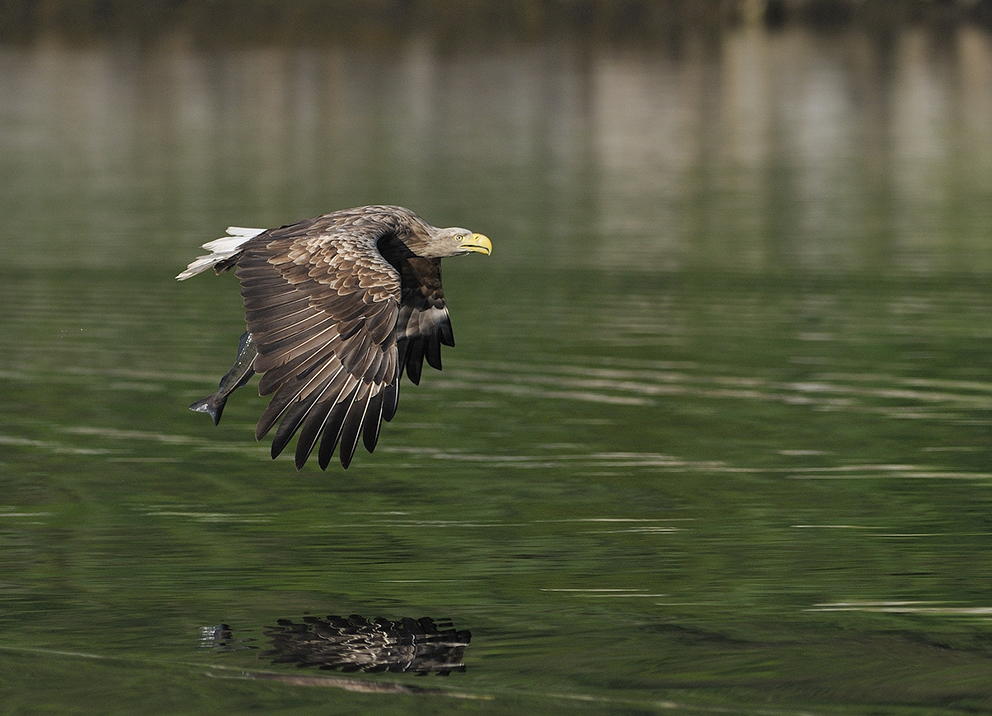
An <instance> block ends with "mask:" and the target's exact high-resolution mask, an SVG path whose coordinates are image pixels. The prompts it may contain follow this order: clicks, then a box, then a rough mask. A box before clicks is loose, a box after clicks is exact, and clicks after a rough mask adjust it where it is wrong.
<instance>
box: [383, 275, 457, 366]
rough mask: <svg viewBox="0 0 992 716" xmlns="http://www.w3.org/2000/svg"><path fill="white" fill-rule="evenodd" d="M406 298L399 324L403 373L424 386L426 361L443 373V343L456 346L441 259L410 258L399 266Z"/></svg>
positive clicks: (398, 335) (399, 343) (398, 339)
mask: <svg viewBox="0 0 992 716" xmlns="http://www.w3.org/2000/svg"><path fill="white" fill-rule="evenodd" d="M399 268H400V272H401V276H402V282H403V297H402V305H401V306H400V312H399V317H398V318H397V321H396V343H397V347H398V349H399V366H400V373H402V372H403V369H404V368H406V374H407V375H408V376H409V378H410V380H411V381H413V383H414V385H417V384H419V383H420V373H421V370H422V369H423V366H424V358H427V362H428V363H429V364H430V365H431V366H432V367H434V368H437V369H438V370H441V344H442V343H443V344H444V345H446V346H454V345H455V338H454V335H453V334H452V332H451V320H450V319H449V318H448V307H447V306H446V305H445V303H444V292H443V291H442V290H441V259H425V258H420V257H410V258H405V259H403V260H402V261H401V262H400V264H399Z"/></svg>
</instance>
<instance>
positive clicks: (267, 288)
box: [176, 206, 492, 469]
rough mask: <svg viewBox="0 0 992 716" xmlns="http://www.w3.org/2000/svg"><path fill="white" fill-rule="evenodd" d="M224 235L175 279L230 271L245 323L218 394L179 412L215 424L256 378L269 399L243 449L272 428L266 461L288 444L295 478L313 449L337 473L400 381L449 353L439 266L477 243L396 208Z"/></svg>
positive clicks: (386, 413) (373, 431)
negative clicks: (201, 415)
mask: <svg viewBox="0 0 992 716" xmlns="http://www.w3.org/2000/svg"><path fill="white" fill-rule="evenodd" d="M228 232H229V233H230V234H232V236H228V237H224V238H222V239H217V240H216V241H211V242H209V243H207V244H204V248H206V249H209V250H210V251H211V252H212V253H211V254H209V255H207V256H201V257H199V258H198V259H196V260H195V261H194V262H193V263H191V264H190V265H189V267H188V268H187V269H186V270H185V271H184V272H182V273H181V274H179V276H177V277H176V278H178V279H180V280H183V279H186V278H189V277H190V276H193V275H195V274H198V273H200V272H201V271H204V270H206V269H207V268H213V269H214V271H215V272H216V273H221V272H222V271H226V270H227V269H230V268H232V267H236V269H235V273H236V274H237V276H238V279H239V280H240V281H241V295H242V297H243V302H244V307H245V320H246V321H247V323H248V330H247V332H246V333H245V335H244V336H243V337H242V341H241V346H240V349H239V352H238V359H237V360H236V361H235V364H234V366H233V367H232V368H231V370H230V371H229V372H228V374H227V375H225V376H224V378H223V379H222V380H221V383H220V388H219V390H218V391H217V392H216V393H214V394H213V395H210V396H208V397H207V398H204V399H203V400H200V401H197V402H196V403H193V405H191V406H190V409H191V410H196V411H199V412H206V413H209V414H210V415H211V416H212V417H213V418H214V422H215V423H216V422H219V421H220V416H221V413H222V411H223V409H224V404H225V403H226V401H227V397H228V396H229V395H230V394H231V393H232V392H233V391H234V390H236V389H237V388H239V387H240V386H242V385H244V384H245V383H246V382H247V381H248V380H249V379H250V378H251V376H252V374H253V373H260V374H261V379H260V380H259V384H258V391H259V394H260V395H271V396H272V399H271V401H270V402H269V405H268V407H267V408H266V409H265V411H264V412H263V413H262V416H261V418H260V419H259V421H258V425H257V426H256V428H255V438H256V439H258V440H260V439H261V438H262V437H263V436H264V435H265V434H266V433H268V432H269V430H270V429H271V428H272V427H273V426H274V425H275V424H276V423H277V422H279V427H278V428H277V429H276V433H275V437H274V438H273V441H272V457H273V458H275V457H276V456H277V455H279V453H281V452H282V450H283V449H284V448H285V447H286V445H287V444H288V443H289V441H290V440H291V439H292V437H293V435H295V434H296V433H297V432H299V439H298V440H297V444H296V467H297V469H301V468H302V467H303V465H304V463H305V462H306V460H307V458H308V457H309V456H310V454H311V453H312V452H313V450H314V448H315V447H316V446H317V441H318V440H320V447H319V449H318V461H319V463H320V467H321V468H322V469H324V468H326V467H327V465H328V463H329V462H330V460H331V456H332V454H333V453H334V450H335V448H337V449H338V454H339V456H340V460H341V464H342V465H343V466H344V467H345V468H347V467H348V465H349V464H350V463H351V459H352V456H353V455H354V453H355V449H356V447H357V446H358V441H359V439H360V438H361V439H362V440H363V442H364V444H365V447H366V449H367V450H368V451H369V452H372V450H373V449H374V448H375V445H376V441H377V440H378V437H379V427H380V425H381V422H382V420H387V421H388V420H391V419H392V418H393V416H394V415H395V413H396V405H397V400H398V398H399V380H400V377H401V375H402V374H403V371H404V370H406V373H407V375H408V376H409V378H410V380H411V381H413V383H415V384H416V383H419V382H420V374H421V369H422V367H423V361H424V359H425V358H426V359H427V362H428V364H429V365H431V366H433V367H434V368H437V369H438V370H440V369H441V344H442V343H443V344H444V345H447V346H453V345H454V339H453V337H452V333H451V323H450V321H449V319H448V309H447V307H446V305H445V301H444V292H443V291H442V290H441V259H442V258H446V257H449V256H458V255H462V254H466V253H469V252H478V253H484V254H487V255H488V254H489V253H490V252H491V251H492V244H491V243H490V241H489V239H487V238H486V237H485V236H482V235H481V234H474V233H472V232H471V231H468V230H467V229H461V228H448V229H438V228H435V227H433V226H431V225H430V224H428V223H427V222H425V221H424V220H423V219H421V218H420V217H419V216H417V215H416V214H414V213H413V212H412V211H410V210H409V209H404V208H403V207H399V206H364V207H360V208H356V209H345V210H342V211H336V212H333V213H331V214H325V215H324V216H319V217H317V218H314V219H307V220H305V221H301V222H299V223H296V224H291V225H289V226H283V227H281V228H278V229H269V230H267V231H263V230H260V229H241V228H237V227H231V228H229V229H228ZM280 421H281V422H280Z"/></svg>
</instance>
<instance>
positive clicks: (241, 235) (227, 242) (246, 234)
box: [176, 226, 265, 281]
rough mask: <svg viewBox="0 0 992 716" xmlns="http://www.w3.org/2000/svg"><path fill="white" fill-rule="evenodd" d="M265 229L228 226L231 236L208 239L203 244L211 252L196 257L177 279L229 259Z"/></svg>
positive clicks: (183, 279)
mask: <svg viewBox="0 0 992 716" xmlns="http://www.w3.org/2000/svg"><path fill="white" fill-rule="evenodd" d="M264 231H265V229H246V228H244V227H242V226H228V227H227V233H228V234H229V236H222V237H221V238H219V239H214V240H213V241H208V242H207V243H205V244H204V245H203V248H205V249H207V250H208V251H210V252H211V253H210V254H207V255H204V256H197V257H196V259H195V260H194V261H193V262H192V263H190V265H189V266H187V267H186V270H185V271H183V272H182V273H181V274H179V275H178V276H176V280H178V281H185V280H186V279H188V278H189V277H190V276H196V274H198V273H202V272H203V271H206V270H207V269H208V268H213V267H214V266H216V265H217V264H219V263H220V262H221V261H224V260H225V259H229V258H231V257H232V256H234V255H235V254H236V253H238V251H239V250H240V249H241V247H242V246H244V245H245V244H246V243H247V242H248V240H249V239H252V238H254V237H256V236H258V235H259V234H261V233H262V232H264Z"/></svg>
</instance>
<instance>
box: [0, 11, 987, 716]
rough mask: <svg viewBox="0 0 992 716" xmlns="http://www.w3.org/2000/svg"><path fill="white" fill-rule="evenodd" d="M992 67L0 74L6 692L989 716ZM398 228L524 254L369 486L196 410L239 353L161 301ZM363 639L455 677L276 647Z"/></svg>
mask: <svg viewBox="0 0 992 716" xmlns="http://www.w3.org/2000/svg"><path fill="white" fill-rule="evenodd" d="M990 77H992V39H990V37H989V35H988V34H987V33H986V32H985V31H984V30H982V29H980V28H976V27H973V26H970V25H961V26H954V27H951V28H947V27H945V28H943V29H941V30H940V31H935V30H932V29H929V28H926V27H918V26H913V27H908V28H905V29H898V30H895V29H894V30H893V31H891V32H879V31H877V30H862V29H859V28H857V27H853V28H847V29H844V30H841V31H832V32H830V33H825V34H824V33H818V32H814V31H812V30H809V29H808V28H803V27H786V28H783V29H781V30H777V31H769V30H766V29H764V28H762V27H760V26H750V25H741V26H736V27H731V28H727V29H725V30H724V31H722V32H720V33H716V34H712V33H699V34H692V33H689V34H687V35H685V36H683V37H680V38H678V41H677V42H676V41H675V40H674V39H672V38H667V39H666V38H656V39H653V40H652V41H650V42H648V41H645V40H644V39H643V38H640V39H638V40H637V41H631V42H629V43H624V42H592V41H586V40H582V41H579V40H578V39H571V40H570V39H568V38H567V37H561V36H556V35H553V36H550V37H548V38H532V39H531V40H529V41H526V42H524V41H519V42H511V41H505V42H493V43H489V44H485V43H482V44H479V45H475V44H469V45H465V44H459V43H454V44H453V46H445V45H444V43H442V42H440V41H439V40H438V38H437V37H436V36H433V35H423V34H416V33H413V34H411V35H409V36H406V37H404V38H403V41H402V43H400V44H399V45H398V46H396V47H393V48H391V49H390V50H389V51H385V50H384V49H383V48H382V47H381V46H379V45H377V44H376V43H375V42H366V43H357V42H351V41H345V40H335V41H328V42H327V43H304V44H295V43H291V42H289V43H265V44H264V46H261V47H258V46H254V45H251V44H235V45H233V46H229V45H227V44H224V45H222V46H218V47H204V46H202V45H201V44H199V43H196V42H191V41H190V40H189V38H188V37H184V36H183V35H182V34H181V33H179V34H175V35H171V34H167V35H165V36H162V37H158V38H156V39H155V40H154V41H151V42H149V41H147V40H145V41H142V42H133V43H127V42H124V43H122V42H111V41H107V40H101V39H93V40H90V41H70V40H67V39H65V38H64V37H62V36H60V35H58V34H52V35H43V36H41V37H36V38H34V39H32V41H31V42H28V43H19V44H9V45H6V46H4V47H0V172H2V173H3V175H4V176H5V177H6V180H7V181H6V186H7V191H5V192H4V193H3V194H2V197H0V217H2V222H0V226H2V229H0V246H2V248H3V255H4V261H3V264H2V267H0V305H3V307H4V309H5V310H4V311H3V312H2V315H0V329H2V331H3V335H4V336H5V339H4V340H3V341H2V343H0V396H2V397H0V401H2V403H0V406H2V409H0V485H2V495H0V672H2V678H0V684H2V686H0V698H2V699H3V702H4V703H5V705H7V706H8V708H9V710H10V711H11V712H12V713H50V712H59V713H101V714H111V713H134V712H136V711H140V712H142V713H149V714H154V713H176V712H178V711H182V712H188V713H215V712H218V713H219V712H224V713H231V712H244V711H247V710H248V709H255V710H258V711H262V712H272V713H326V712H327V709H329V708H330V709H332V710H334V711H335V712H337V711H340V712H348V713H367V712H369V711H372V710H375V711H376V712H382V713H394V712H395V713H407V712H417V713H420V712H423V711H424V710H431V711H433V712H437V713H448V712H455V711H461V712H465V711H467V712H480V713H537V712H546V711H547V710H548V709H549V708H552V709H555V710H556V711H562V712H568V711H574V712H577V713H578V712H607V713H608V712H613V713H654V712H658V711H669V710H672V709H677V710H680V711H684V712H687V713H711V712H714V711H719V712H723V713H726V712H729V713H755V710H756V709H759V708H760V709H761V712H762V713H771V714H793V713H799V712H802V713H865V714H867V713H880V712H885V713H906V714H914V713H928V714H930V713H946V714H954V713H963V712H975V711H986V710H989V709H990V708H992V668H990V667H992V623H990V615H992V593H990V587H989V578H988V577H989V574H990V570H992V562H990V554H992V517H990V515H992V460H990V457H992V456H990V446H989V440H988V438H989V426H990V409H992V374H990V370H989V361H988V353H989V344H990V340H989V339H990V337H992V323H990V317H992V294H990V292H989V288H990V273H992V250H990V245H992V244H990V241H989V239H990V236H992V230H990V229H992V226H990V224H992V220H990V213H989V211H988V206H989V198H990V196H992V178H990V177H992V171H990V170H992V124H989V123H988V121H987V119H988V117H989V116H992V83H990V82H989V78H990ZM374 202H389V203H398V204H403V205H408V206H410V207H412V208H414V209H415V210H416V211H418V212H419V213H421V214H422V215H423V216H425V217H426V218H427V219H428V220H430V221H432V222H434V223H436V224H442V225H467V226H470V227H471V228H473V229H474V230H477V231H482V232H484V233H486V234H488V235H489V236H491V237H492V238H493V242H494V245H495V252H494V254H493V256H492V257H490V258H488V259H487V258H483V257H477V256H471V257H466V258H461V259H454V260H450V261H447V262H446V265H445V288H446V293H447V295H448V299H449V304H450V306H451V311H452V318H453V322H454V330H455V336H456V339H457V342H458V347H457V348H456V349H453V350H448V351H446V352H445V354H444V361H445V369H444V371H443V372H442V373H436V372H433V371H431V373H430V374H429V375H426V376H425V379H424V380H423V382H422V384H421V385H420V386H419V387H413V386H410V385H406V386H404V389H403V391H402V398H401V404H400V410H399V413H398V415H397V417H396V419H395V420H394V421H393V422H392V423H390V424H388V425H386V426H385V427H384V429H383V433H382V437H381V440H380V446H379V448H378V449H377V451H376V452H375V454H374V455H367V454H365V453H364V452H360V453H359V454H358V455H357V456H356V459H355V461H354V463H353V464H352V467H351V468H350V469H349V470H348V471H347V473H344V472H342V471H341V470H340V469H339V468H333V467H332V469H329V470H328V471H327V472H326V473H325V472H321V471H320V470H319V469H317V467H316V465H309V466H307V467H306V468H305V469H304V470H303V471H302V472H297V471H296V470H295V469H293V466H292V460H291V458H288V457H283V458H280V459H278V460H276V461H275V462H273V461H271V460H270V459H269V456H268V442H267V441H263V442H262V443H261V444H258V443H255V442H254V440H253V439H252V435H253V425H254V422H255V420H256V419H257V416H258V414H259V413H260V411H261V410H262V408H263V406H264V401H263V400H262V399H261V398H259V397H258V396H257V395H255V394H253V391H252V390H251V389H248V390H242V391H239V393H238V394H236V395H235V397H234V398H232V400H231V402H230V403H229V404H228V407H227V409H226V411H225V414H224V421H223V422H222V424H221V425H220V426H219V427H217V428H214V427H213V426H212V425H210V421H209V420H208V419H207V418H205V417H204V416H202V415H198V414H194V413H191V412H189V411H188V410H186V406H187V405H188V404H189V403H190V402H192V401H193V400H195V399H196V398H199V397H202V396H203V395H205V394H206V393H209V392H210V391H211V390H213V388H214V386H215V385H216V381H217V380H218V379H219V378H220V376H221V375H222V374H223V373H224V371H226V370H227V368H228V367H229V365H230V362H231V360H232V359H233V358H234V352H235V349H236V345H237V339H238V336H239V335H240V333H241V332H242V330H243V318H242V314H241V309H240V301H239V297H238V291H237V282H236V279H235V278H234V277H233V276H230V275H225V276H222V277H219V278H215V277H212V276H200V277H197V278H196V279H193V280H191V281H189V282H185V283H182V284H177V283H176V282H175V281H174V280H173V278H172V277H173V276H174V275H175V274H176V273H178V272H179V271H180V270H181V269H182V268H183V267H184V266H185V264H186V263H187V262H188V261H189V260H190V259H191V258H192V257H193V256H195V255H196V254H197V252H198V246H199V244H201V243H203V242H204V241H208V240H210V239H213V238H215V237H217V236H219V235H221V233H223V230H224V227H226V226H228V225H231V224H234V225H241V226H273V225H279V224H283V223H287V222H290V221H293V220H296V219H300V218H304V217H307V216H312V215H316V214H319V213H322V212H325V211H328V210H332V209H335V208H343V207H347V206H352V205H361V204H367V203H374ZM349 615H359V616H362V617H364V618H366V619H369V620H372V619H375V618H377V617H380V618H382V619H386V620H390V623H395V624H403V623H405V624H407V625H408V626H409V624H412V622H403V621H402V620H403V619H413V620H418V619H421V618H424V617H426V618H429V619H431V620H433V622H434V623H436V624H441V625H444V627H443V628H442V631H443V629H444V628H448V626H447V625H450V629H452V630H454V631H453V632H452V633H455V634H457V633H459V632H470V633H471V634H470V639H466V638H464V636H465V635H462V639H461V642H460V643H462V647H463V651H461V652H458V653H457V654H456V655H455V656H454V657H452V658H453V659H455V662H457V663H460V664H463V665H464V670H461V669H454V670H452V672H451V673H450V674H449V675H448V676H440V675H437V674H435V675H433V676H417V675H415V674H414V673H411V672H413V671H417V669H411V670H410V671H408V672H405V673H398V672H397V671H395V670H387V671H386V672H385V673H375V674H370V673H366V672H365V671H356V672H354V673H346V674H342V673H341V671H340V668H339V669H338V670H337V671H334V672H330V671H326V670H320V669H318V668H316V667H315V666H311V667H310V668H302V669H301V668H299V667H296V666H293V665H292V663H291V661H287V660H286V659H283V658H281V657H280V656H279V655H278V654H273V653H271V652H272V651H273V649H274V648H275V647H274V645H273V638H274V637H273V635H274V634H276V633H281V632H280V629H279V624H280V620H282V622H281V623H282V624H283V625H284V626H285V625H295V627H294V628H302V629H303V630H304V631H306V627H300V625H304V624H310V625H311V628H313V629H316V628H317V627H320V625H321V624H322V623H324V624H330V623H332V622H333V623H337V622H334V620H328V617H331V616H335V617H337V616H340V617H341V618H342V619H344V618H346V617H348V616H349ZM308 620H309V621H308ZM221 625H226V627H224V628H223V629H222V628H221ZM285 628H286V629H290V627H288V626H286V627H285ZM409 628H410V629H414V627H412V626H411V627H409ZM383 629H386V631H388V629H387V628H386V627H381V628H380V631H379V632H376V633H377V634H379V636H376V637H374V638H373V636H370V635H369V634H367V633H363V634H360V635H359V637H357V638H360V639H365V640H366V641H365V642H363V644H364V645H365V646H364V647H363V648H365V650H366V651H364V652H362V653H366V654H367V653H368V651H369V650H370V649H372V647H369V646H368V644H369V643H371V642H369V640H370V639H371V640H373V641H374V639H375V638H383V637H382V636H381V634H382V633H383V632H382V630H383ZM408 633H409V630H408V632H404V634H405V636H402V637H400V641H402V640H403V639H406V640H407V641H409V637H408ZM449 636H451V634H449ZM452 638H453V637H452ZM454 641H456V642H457V641H458V640H457V639H454ZM375 643H378V642H375ZM294 648H295V647H294ZM455 662H452V663H455ZM308 663H311V662H308ZM420 663H423V662H420ZM439 670H440V671H445V669H434V671H435V672H436V671H439ZM427 671H430V669H427ZM334 678H336V679H337V680H336V681H331V680H330V679H334ZM321 686H336V687H338V688H320V687H321ZM425 699H427V700H428V702H425V701H424V700H425Z"/></svg>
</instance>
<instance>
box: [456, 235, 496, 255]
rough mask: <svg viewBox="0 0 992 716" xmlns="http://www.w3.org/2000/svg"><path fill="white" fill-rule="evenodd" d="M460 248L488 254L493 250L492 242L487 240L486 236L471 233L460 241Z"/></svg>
mask: <svg viewBox="0 0 992 716" xmlns="http://www.w3.org/2000/svg"><path fill="white" fill-rule="evenodd" d="M462 248H463V249H465V250H466V251H474V252H476V253H479V254H485V255H486V256H488V255H489V254H491V253H492V252H493V242H492V241H490V240H489V237H488V236H483V235H482V234H472V236H470V237H469V238H467V239H465V241H463V242H462Z"/></svg>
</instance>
